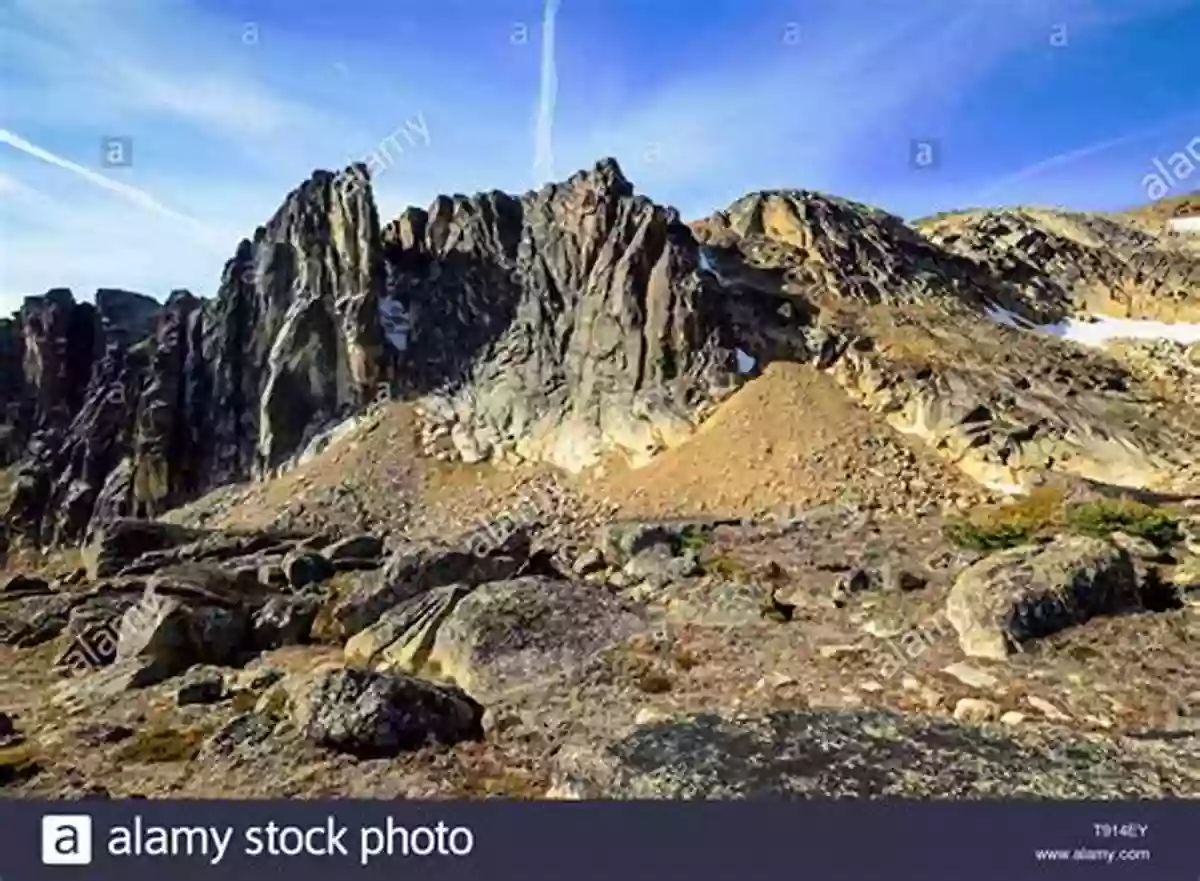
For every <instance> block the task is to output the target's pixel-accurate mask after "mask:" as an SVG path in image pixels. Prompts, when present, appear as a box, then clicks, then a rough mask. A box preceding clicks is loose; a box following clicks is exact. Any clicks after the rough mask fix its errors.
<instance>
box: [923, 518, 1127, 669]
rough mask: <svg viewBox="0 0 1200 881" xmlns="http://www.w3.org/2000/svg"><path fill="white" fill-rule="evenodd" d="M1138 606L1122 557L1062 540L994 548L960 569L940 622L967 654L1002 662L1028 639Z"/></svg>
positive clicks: (1080, 540)
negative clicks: (953, 632)
mask: <svg viewBox="0 0 1200 881" xmlns="http://www.w3.org/2000/svg"><path fill="white" fill-rule="evenodd" d="M1140 603H1141V598H1140V595H1139V592H1138V582H1137V573H1136V570H1135V569H1134V565H1133V561H1132V560H1131V559H1130V557H1129V554H1128V553H1127V552H1125V551H1123V550H1121V549H1120V548H1118V547H1116V546H1115V545H1113V544H1111V543H1109V542H1107V541H1103V540H1102V539H1097V538H1086V537H1083V536H1065V537H1061V538H1059V539H1057V540H1055V541H1053V542H1051V543H1049V544H1044V545H1027V546H1022V547H1016V548H1011V549H1009V550H1006V551H1000V552H999V553H995V554H992V555H991V556H989V557H986V558H984V559H983V560H980V561H979V562H978V563H975V564H974V565H972V566H970V567H968V568H967V569H965V570H964V571H963V572H962V573H961V574H960V575H959V576H958V578H957V580H956V581H955V583H954V587H953V589H952V590H951V592H950V596H949V598H948V600H947V602H946V617H947V618H948V619H949V621H950V623H951V624H952V625H953V626H954V629H955V630H957V631H958V637H959V644H960V645H961V646H962V650H963V651H964V652H965V653H966V654H968V655H970V656H972V657H978V658H993V659H998V660H1003V659H1005V658H1007V657H1008V655H1009V654H1011V653H1012V652H1013V651H1015V650H1016V649H1017V648H1019V646H1020V645H1021V643H1023V642H1026V641H1027V640H1030V639H1036V638H1037V637H1041V636H1047V635H1049V634H1051V633H1055V632H1057V631H1059V630H1062V629H1064V628H1066V627H1070V626H1072V625H1075V624H1080V623H1082V622H1084V621H1087V620H1088V619H1089V618H1092V617H1094V616H1096V615H1111V614H1117V613H1120V612H1123V611H1128V610H1132V609H1136V608H1138V607H1139V606H1140Z"/></svg>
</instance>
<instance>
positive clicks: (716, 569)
mask: <svg viewBox="0 0 1200 881" xmlns="http://www.w3.org/2000/svg"><path fill="white" fill-rule="evenodd" d="M703 566H704V571H705V572H706V573H708V574H709V575H716V576H718V577H720V578H726V579H728V580H730V581H742V580H744V579H745V578H746V576H747V575H748V574H749V571H750V570H749V568H748V567H747V566H746V564H745V563H743V562H742V561H741V560H739V559H738V558H737V557H735V556H733V555H731V554H716V555H714V556H712V557H709V558H708V559H706V560H704V561H703Z"/></svg>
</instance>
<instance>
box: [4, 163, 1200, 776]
mask: <svg viewBox="0 0 1200 881" xmlns="http://www.w3.org/2000/svg"><path fill="white" fill-rule="evenodd" d="M1165 205H1166V203H1161V204H1156V205H1151V206H1146V207H1144V208H1141V209H1138V210H1135V211H1132V212H1127V213H1124V214H1106V215H1101V214H1084V213H1077V212H1076V213H1072V212H1065V211H1057V210H1049V209H1035V208H1006V209H994V210H991V209H989V210H976V209H972V210H970V211H963V212H959V213H950V214H943V215H938V216H937V217H933V218H927V219H924V220H921V221H916V222H907V221H905V220H904V219H902V218H900V217H897V216H894V215H892V214H889V213H887V212H885V211H882V210H879V209H877V208H873V207H870V206H867V205H863V204H860V203H858V202H854V201H850V200H847V199H843V198H839V197H836V196H833V195H829V194H825V193H818V192H812V191H807V190H777V191H767V192H757V193H751V194H748V195H746V196H745V197H743V198H741V199H738V200H737V201H736V202H734V203H733V204H732V205H730V206H728V207H727V208H725V209H723V210H718V211H715V212H714V213H713V214H711V215H710V216H709V217H706V218H699V219H695V220H692V221H691V222H685V221H684V220H683V219H681V218H680V216H679V214H678V212H677V211H676V210H674V209H673V208H670V207H668V206H664V205H659V204H656V203H655V202H654V201H652V200H651V199H649V198H647V197H646V196H644V195H640V194H638V193H637V192H636V191H635V188H634V186H633V184H632V183H631V182H630V181H629V180H628V179H627V178H626V177H625V175H624V173H623V172H622V170H621V168H620V166H619V165H618V163H617V162H616V161H615V160H613V159H604V160H601V161H600V162H598V163H597V164H596V165H595V166H594V167H592V168H589V169H585V170H582V171H580V172H578V173H577V174H574V175H572V176H571V177H569V178H568V179H566V180H565V181H562V182H559V183H554V184H550V185H547V186H545V187H543V188H542V189H540V190H537V191H534V192H528V193H525V194H523V195H510V194H506V193H501V192H496V191H493V192H488V193H480V194H477V195H474V196H464V195H452V196H441V197H438V198H437V199H436V200H435V201H434V202H433V204H432V205H430V206H429V207H428V209H425V210H422V209H418V208H409V209H407V210H406V211H404V212H403V213H402V214H401V215H400V216H398V217H394V218H381V217H380V216H379V213H378V211H377V208H376V205H375V200H374V195H373V192H372V185H371V180H370V175H369V174H368V170H367V167H366V166H364V165H355V166H351V167H349V168H346V169H345V170H343V171H340V172H337V173H332V172H328V171H316V172H314V173H313V175H312V176H311V178H310V179H309V180H307V181H305V182H304V183H302V184H301V185H300V186H299V187H297V188H296V189H295V190H294V191H292V192H291V193H290V194H288V195H287V197H286V198H285V199H284V201H283V204H282V205H281V206H280V207H279V209H278V211H276V212H275V214H274V216H273V217H271V218H270V219H269V220H268V221H267V222H266V223H265V224H264V225H263V226H261V227H259V228H258V229H256V230H254V231H253V234H252V235H250V236H249V237H248V238H246V239H245V240H243V241H242V242H241V243H240V244H238V245H237V246H236V248H235V249H234V251H233V256H232V258H231V259H230V260H229V261H228V262H227V263H226V264H225V267H224V271H223V274H222V276H221V282H220V285H219V288H218V289H217V291H216V292H215V294H214V295H213V296H212V297H211V298H204V297H200V296H196V295H194V294H192V293H190V292H188V291H182V290H180V291H174V292H172V293H170V295H169V296H168V297H167V298H166V299H165V301H162V302H160V301H158V300H156V299H153V298H151V297H149V296H145V295H143V294H140V293H134V292H129V291H124V290H118V289H101V290H99V291H97V292H96V294H95V296H94V298H92V299H91V300H88V301H83V300H80V299H77V298H76V297H75V296H74V295H73V294H72V292H70V291H68V290H65V289H61V288H59V289H53V290H50V291H48V292H47V293H45V294H43V295H41V296H30V297H28V298H27V299H26V300H25V302H24V304H23V305H22V307H21V309H20V310H19V311H18V312H17V313H16V314H15V315H13V316H12V317H11V318H10V319H8V320H5V321H2V322H0V403H2V404H3V407H2V408H0V421H2V424H0V456H3V462H2V463H0V465H2V466H3V467H4V472H3V473H4V480H3V482H2V484H0V487H2V491H3V492H2V495H3V500H2V501H3V506H4V508H3V509H4V522H3V535H2V539H3V540H2V542H0V546H2V549H3V554H4V572H3V581H0V657H2V659H3V664H4V669H5V674H4V676H3V677H0V738H2V739H3V740H2V743H0V787H3V788H4V790H5V791H6V792H8V793H9V794H13V795H26V796H51V797H82V796H88V795H92V796H96V795H99V796H112V797H131V796H151V797H170V796H177V797H204V796H209V797H211V796H255V797H258V796H303V795H317V794H320V795H346V796H351V795H355V796H371V797H424V796H439V797H464V796H465V797H487V796H496V795H500V796H510V797H520V798H595V797H617V798H625V797H630V798H644V797H648V798H741V797H753V796H758V795H771V796H779V795H783V796H786V797H791V798H813V797H829V796H833V797H846V798H874V797H882V796H894V795H900V796H911V797H945V798H975V797H992V796H997V795H1010V796H1038V797H1047V798H1130V797H1136V798H1147V797H1149V798H1161V797H1177V796H1190V797H1195V796H1196V795H1197V794H1200V727H1198V726H1197V719H1198V718H1200V667H1198V666H1197V664H1196V661H1195V659H1196V652H1197V646H1198V645H1200V617H1198V615H1200V408H1198V403H1200V397H1198V389H1200V354H1198V352H1197V349H1196V344H1195V343H1194V342H1192V343H1189V342H1186V341H1184V340H1183V336H1185V335H1184V334H1176V333H1174V331H1177V330H1180V329H1187V328H1191V327H1194V325H1192V324H1188V322H1196V321H1198V320H1200V311H1198V309H1200V306H1198V304H1200V245H1197V244H1196V243H1195V242H1193V241H1192V240H1191V239H1189V238H1188V237H1187V236H1185V235H1180V234H1176V233H1173V232H1171V231H1169V230H1167V229H1166V228H1165V227H1164V224H1163V219H1164V217H1165V216H1167V213H1169V212H1167V208H1166V207H1165ZM1164 212H1167V213H1164ZM1114 322H1116V323H1118V324H1119V323H1120V322H1134V323H1139V326H1145V325H1148V324H1149V323H1153V324H1154V326H1155V327H1159V328H1166V330H1164V331H1163V332H1162V335H1161V336H1162V338H1160V339H1145V338H1143V339H1140V340H1130V339H1123V338H1121V337H1122V334H1120V333H1115V334H1108V335H1106V331H1107V329H1108V328H1111V327H1113V326H1114V324H1113V323H1114ZM1121 326H1122V327H1123V326H1125V325H1121ZM1143 336H1144V335H1143Z"/></svg>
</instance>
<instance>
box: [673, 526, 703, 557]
mask: <svg viewBox="0 0 1200 881" xmlns="http://www.w3.org/2000/svg"><path fill="white" fill-rule="evenodd" d="M710 540H711V536H710V535H709V534H708V532H706V531H705V530H703V529H699V528H697V527H695V526H689V527H687V528H686V529H684V530H683V532H682V533H681V534H680V536H679V552H680V553H686V552H687V551H694V552H695V553H697V554H699V553H700V552H701V551H703V550H704V549H705V548H706V547H707V546H708V543H709V541H710Z"/></svg>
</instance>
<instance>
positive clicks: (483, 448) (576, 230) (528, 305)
mask: <svg viewBox="0 0 1200 881" xmlns="http://www.w3.org/2000/svg"><path fill="white" fill-rule="evenodd" d="M384 239H385V247H386V255H387V256H386V259H387V262H388V267H389V286H388V299H389V303H390V305H389V308H390V309H391V310H393V311H394V312H395V313H397V314H400V315H403V318H404V321H403V324H404V329H402V330H398V331H397V332H395V333H393V335H392V336H393V338H394V340H395V347H396V348H402V349H403V351H401V352H400V353H399V356H398V357H399V364H400V371H399V372H400V377H401V380H402V383H403V385H404V387H406V388H407V389H410V390H414V391H416V392H421V393H426V392H427V393H428V394H427V395H426V397H425V399H424V401H423V411H424V416H425V418H426V420H427V426H426V430H427V437H428V438H429V439H430V441H431V446H437V444H436V443H435V442H437V441H439V440H440V441H444V443H442V444H441V447H442V448H443V449H441V451H442V452H445V453H448V454H450V455H454V456H456V457H459V458H462V459H464V460H466V461H479V460H481V459H503V458H506V457H507V458H517V459H539V460H546V461H551V462H554V463H556V464H558V465H560V466H563V467H566V468H568V469H572V470H575V469H578V468H580V467H583V466H586V465H588V464H591V463H592V462H594V461H595V460H596V459H597V457H598V456H599V455H600V454H601V453H602V452H604V451H605V450H610V449H620V450H624V451H625V452H627V453H628V454H630V455H631V456H632V457H633V458H635V459H638V458H644V457H646V456H648V455H650V454H652V453H655V452H658V451H659V450H661V449H662V448H664V447H666V446H670V445H672V444H674V443H677V442H678V441H680V440H682V439H684V438H686V437H687V436H688V435H689V434H690V433H691V431H692V429H693V428H694V427H695V423H696V422H697V421H698V419H699V418H700V417H701V416H702V415H703V413H704V412H705V410H706V408H708V407H709V406H710V405H711V404H712V403H713V401H714V400H716V399H718V398H720V397H721V396H722V395H723V394H725V393H726V392H728V391H729V390H730V389H731V387H732V385H733V384H734V381H733V377H734V375H735V369H734V368H735V364H734V353H733V350H732V348H731V340H730V339H729V337H728V335H727V334H726V333H725V331H724V326H723V323H722V322H721V321H720V320H719V318H718V316H719V308H718V305H719V302H718V297H719V294H718V293H717V290H716V287H715V286H714V285H713V284H712V283H711V280H709V279H707V278H706V277H705V276H704V275H702V274H701V273H700V272H699V268H698V265H697V262H696V261H697V252H696V248H695V241H694V239H693V238H692V236H691V233H690V232H689V230H688V229H687V227H686V226H684V225H683V224H682V223H680V221H679V218H678V215H677V214H676V213H675V211H674V210H673V209H669V208H664V207H662V206H659V205H656V204H654V203H653V202H651V201H650V200H649V199H647V198H645V197H642V196H635V195H634V193H633V186H632V184H630V183H629V181H628V180H626V179H625V177H624V176H623V175H622V173H621V170H620V168H619V167H618V166H617V164H616V163H615V162H614V161H613V160H604V161H602V162H600V163H599V164H597V165H596V166H595V167H594V168H592V169H590V170H588V171H584V172H580V173H578V174H576V175H574V176H573V177H571V178H570V179H569V180H567V181H566V182H565V183H562V184H554V185H550V186H547V187H545V188H543V189H541V190H539V191H537V192H531V193H527V194H525V195H524V196H522V197H520V198H516V197H513V196H508V195H505V194H503V193H497V192H492V193H485V194H480V195H477V196H473V197H470V198H467V197H462V196H455V197H453V198H449V197H440V198H439V199H437V201H435V202H434V204H433V205H432V206H431V207H430V209H429V211H427V212H426V211H418V210H409V211H407V212H405V214H404V215H403V216H401V217H400V218H399V219H398V220H397V221H395V222H394V223H392V224H391V225H389V226H388V227H387V228H386V229H385V230H384Z"/></svg>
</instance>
